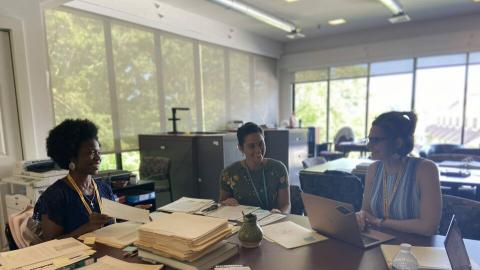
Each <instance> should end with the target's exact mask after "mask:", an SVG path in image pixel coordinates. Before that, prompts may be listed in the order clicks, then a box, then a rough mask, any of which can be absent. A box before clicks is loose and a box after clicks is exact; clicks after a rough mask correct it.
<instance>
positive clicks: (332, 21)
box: [328, 18, 347, 25]
mask: <svg viewBox="0 0 480 270" xmlns="http://www.w3.org/2000/svg"><path fill="white" fill-rule="evenodd" d="M346 22H347V21H346V20H345V19H342V18H340V19H335V20H330V21H328V24H330V25H340V24H344V23H346Z"/></svg>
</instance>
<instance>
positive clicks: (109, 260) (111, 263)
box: [82, 256, 163, 270]
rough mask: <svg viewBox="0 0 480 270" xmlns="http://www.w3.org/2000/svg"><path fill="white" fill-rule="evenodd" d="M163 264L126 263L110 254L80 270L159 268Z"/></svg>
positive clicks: (154, 269)
mask: <svg viewBox="0 0 480 270" xmlns="http://www.w3.org/2000/svg"><path fill="white" fill-rule="evenodd" d="M162 268H163V265H151V264H140V263H128V262H125V261H122V260H119V259H115V258H113V257H110V256H103V257H102V258H100V259H98V260H97V262H96V263H94V264H90V265H88V266H86V267H82V270H103V269H109V270H159V269H162Z"/></svg>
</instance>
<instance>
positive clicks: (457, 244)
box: [444, 215, 472, 270]
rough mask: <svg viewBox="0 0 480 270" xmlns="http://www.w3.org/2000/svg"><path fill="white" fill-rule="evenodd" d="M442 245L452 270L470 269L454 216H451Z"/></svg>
mask: <svg viewBox="0 0 480 270" xmlns="http://www.w3.org/2000/svg"><path fill="white" fill-rule="evenodd" d="M444 244H445V251H447V255H448V260H449V261H450V265H451V267H452V270H470V269H472V265H471V263H470V259H469V258H468V253H467V249H466V248H465V244H464V243H463V238H462V233H461V232H460V227H459V226H458V223H457V219H456V218H455V215H453V216H452V220H451V221H450V226H449V227H448V231H447V236H446V237H445V242H444Z"/></svg>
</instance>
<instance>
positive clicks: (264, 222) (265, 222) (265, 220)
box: [258, 213, 286, 226]
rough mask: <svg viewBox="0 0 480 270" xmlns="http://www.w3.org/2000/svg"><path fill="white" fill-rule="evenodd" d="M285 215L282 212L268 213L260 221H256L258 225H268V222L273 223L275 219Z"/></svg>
mask: <svg viewBox="0 0 480 270" xmlns="http://www.w3.org/2000/svg"><path fill="white" fill-rule="evenodd" d="M284 217H286V216H285V215H282V214H278V213H275V214H270V215H269V216H267V217H265V218H263V219H261V220H260V221H258V225H260V226H265V225H268V224H270V223H273V222H275V221H277V220H280V219H282V218H284Z"/></svg>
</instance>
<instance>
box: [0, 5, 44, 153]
mask: <svg viewBox="0 0 480 270" xmlns="http://www.w3.org/2000/svg"><path fill="white" fill-rule="evenodd" d="M50 2H52V1H45V0H1V5H0V28H3V29H8V30H10V35H11V38H12V43H13V44H12V53H13V62H14V72H15V84H16V85H15V86H16V92H17V100H18V105H19V107H18V110H19V117H20V129H21V136H22V145H23V152H24V153H23V154H24V158H26V159H33V158H43V157H46V151H45V138H46V136H47V133H48V130H49V129H50V128H51V127H52V125H53V111H52V102H51V97H50V91H48V87H47V57H46V56H47V52H46V47H45V39H44V27H43V21H42V13H41V8H40V7H41V5H42V4H46V3H50Z"/></svg>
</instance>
